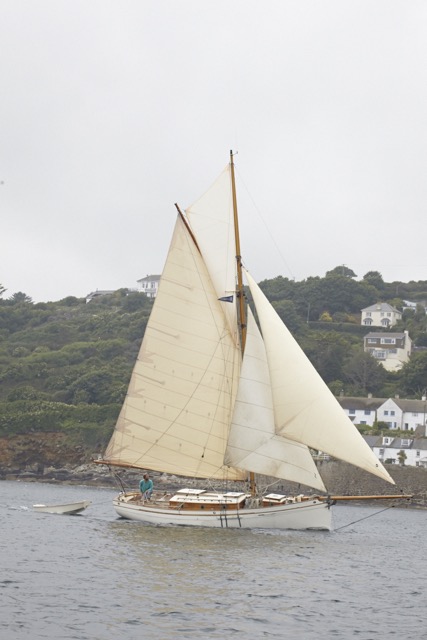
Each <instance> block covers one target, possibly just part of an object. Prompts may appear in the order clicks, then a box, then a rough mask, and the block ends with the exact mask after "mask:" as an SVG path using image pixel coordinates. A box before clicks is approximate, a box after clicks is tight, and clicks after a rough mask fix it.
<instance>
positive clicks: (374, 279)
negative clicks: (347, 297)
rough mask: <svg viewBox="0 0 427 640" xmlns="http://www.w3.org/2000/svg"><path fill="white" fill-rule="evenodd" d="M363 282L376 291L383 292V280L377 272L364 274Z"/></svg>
mask: <svg viewBox="0 0 427 640" xmlns="http://www.w3.org/2000/svg"><path fill="white" fill-rule="evenodd" d="M363 282H366V284H370V285H372V286H373V287H375V288H376V289H377V291H380V292H381V291H384V280H383V277H382V275H381V273H380V272H379V271H368V273H365V275H364V276H363Z"/></svg>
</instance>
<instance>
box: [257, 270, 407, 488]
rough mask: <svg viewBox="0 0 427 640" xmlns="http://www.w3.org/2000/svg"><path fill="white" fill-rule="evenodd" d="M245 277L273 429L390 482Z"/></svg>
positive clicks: (282, 325) (258, 293)
mask: <svg viewBox="0 0 427 640" xmlns="http://www.w3.org/2000/svg"><path fill="white" fill-rule="evenodd" d="M245 275H246V278H247V281H248V283H249V288H250V291H251V294H252V298H253V301H254V304H255V307H256V311H257V314H258V318H259V321H260V325H261V331H262V335H263V339H264V343H265V347H266V352H267V360H268V367H269V372H270V377H271V385H272V394H273V403H274V412H275V423H276V430H277V433H279V434H281V435H283V436H286V437H287V438H289V439H290V440H293V441H295V442H300V443H302V444H305V445H307V446H309V447H312V448H313V449H317V450H319V451H324V452H325V453H328V454H330V455H331V456H334V457H336V458H338V459H340V460H344V461H345V462H349V463H350V464H353V465H355V466H357V467H359V468H361V469H364V470H366V471H369V472H370V473H372V474H374V475H376V476H379V477H380V478H382V479H383V480H386V481H388V482H390V483H392V484H394V481H393V479H392V478H391V476H390V475H389V474H388V472H387V471H386V469H385V468H384V467H383V465H382V464H381V463H380V462H379V460H378V458H377V457H376V456H375V454H374V453H373V451H372V450H371V449H370V447H369V446H368V445H367V443H366V442H365V441H364V440H363V438H362V436H361V435H360V433H359V432H358V431H357V429H356V428H355V426H354V425H353V423H352V422H351V420H350V419H349V418H348V417H347V416H346V415H345V413H344V411H343V409H342V407H341V406H340V404H339V403H338V401H337V400H336V398H335V397H334V395H333V394H332V392H331V391H330V390H329V389H328V387H327V386H326V384H325V383H324V382H323V380H322V378H321V377H320V375H319V374H318V373H317V371H316V370H315V368H314V367H313V365H312V364H311V362H310V361H309V359H308V358H307V357H306V355H305V354H304V352H303V351H302V349H301V348H300V346H299V345H298V343H297V342H296V340H295V339H294V338H293V336H292V335H291V333H290V332H289V331H288V329H287V328H286V326H285V325H284V324H283V322H282V320H281V319H280V318H279V316H278V315H277V313H276V311H275V310H274V308H273V307H272V305H271V304H270V303H269V301H268V300H267V298H266V297H265V295H264V294H263V292H262V291H261V289H260V288H259V286H258V285H257V284H256V282H255V280H254V279H253V278H252V277H251V275H250V274H249V273H248V272H245Z"/></svg>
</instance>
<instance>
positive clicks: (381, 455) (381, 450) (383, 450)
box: [380, 449, 385, 458]
mask: <svg viewBox="0 0 427 640" xmlns="http://www.w3.org/2000/svg"><path fill="white" fill-rule="evenodd" d="M384 453H385V449H380V457H381V458H382V457H383V456H384Z"/></svg>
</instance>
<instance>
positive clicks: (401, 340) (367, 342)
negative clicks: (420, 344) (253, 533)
mask: <svg viewBox="0 0 427 640" xmlns="http://www.w3.org/2000/svg"><path fill="white" fill-rule="evenodd" d="M363 350H364V351H365V352H366V353H370V354H371V356H372V357H373V358H375V359H376V360H378V362H379V363H380V364H382V366H383V367H384V369H387V371H398V370H399V369H401V368H402V367H403V365H404V364H405V362H408V360H409V358H410V356H411V351H412V341H411V338H410V337H409V334H408V332H407V331H406V330H405V331H404V332H403V333H397V332H396V333H380V332H378V333H373V332H372V333H368V334H367V335H366V336H365V337H364V339H363Z"/></svg>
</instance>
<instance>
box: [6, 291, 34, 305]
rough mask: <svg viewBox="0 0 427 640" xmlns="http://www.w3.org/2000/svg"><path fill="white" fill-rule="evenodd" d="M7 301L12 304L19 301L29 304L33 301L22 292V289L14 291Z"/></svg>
mask: <svg viewBox="0 0 427 640" xmlns="http://www.w3.org/2000/svg"><path fill="white" fill-rule="evenodd" d="M9 302H11V303H12V304H19V303H20V302H24V303H27V304H31V303H32V302H33V299H32V298H30V296H27V294H26V293H23V292H22V291H17V292H16V293H14V294H13V295H11V296H10V298H9Z"/></svg>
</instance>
